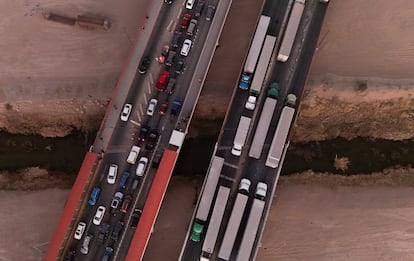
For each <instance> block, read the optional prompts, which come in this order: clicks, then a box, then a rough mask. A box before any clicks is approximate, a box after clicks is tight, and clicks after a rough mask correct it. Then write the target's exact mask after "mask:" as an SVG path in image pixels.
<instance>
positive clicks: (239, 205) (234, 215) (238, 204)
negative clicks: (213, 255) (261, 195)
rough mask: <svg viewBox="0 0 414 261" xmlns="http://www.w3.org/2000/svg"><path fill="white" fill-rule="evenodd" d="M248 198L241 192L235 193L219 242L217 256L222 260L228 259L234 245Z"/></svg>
mask: <svg viewBox="0 0 414 261" xmlns="http://www.w3.org/2000/svg"><path fill="white" fill-rule="evenodd" d="M248 199H249V197H248V196H247V195H244V194H242V193H238V194H237V197H236V201H235V203H234V206H233V210H232V212H231V216H230V219H229V222H228V224H227V228H226V232H225V233H224V237H223V242H222V243H221V247H220V250H219V253H218V256H219V258H221V259H223V260H226V261H228V260H230V255H231V251H232V249H233V246H234V241H235V240H236V236H237V231H239V226H240V222H241V220H242V217H243V213H244V209H245V208H246V203H247V200H248Z"/></svg>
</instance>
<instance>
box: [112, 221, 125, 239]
mask: <svg viewBox="0 0 414 261" xmlns="http://www.w3.org/2000/svg"><path fill="white" fill-rule="evenodd" d="M123 228H124V222H122V221H118V222H116V224H115V226H114V228H113V229H112V233H111V239H113V240H115V241H117V240H118V237H119V234H121V231H122V229H123Z"/></svg>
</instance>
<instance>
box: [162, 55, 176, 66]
mask: <svg viewBox="0 0 414 261" xmlns="http://www.w3.org/2000/svg"><path fill="white" fill-rule="evenodd" d="M176 54H177V53H176V52H174V51H170V52H168V56H167V60H165V65H167V66H172V65H173V63H174V60H175V55H176Z"/></svg>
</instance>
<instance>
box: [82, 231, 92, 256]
mask: <svg viewBox="0 0 414 261" xmlns="http://www.w3.org/2000/svg"><path fill="white" fill-rule="evenodd" d="M92 238H93V235H91V234H89V235H86V236H85V239H84V240H83V243H82V247H81V249H80V252H81V253H82V254H84V255H87V254H88V253H89V244H90V243H91V241H92Z"/></svg>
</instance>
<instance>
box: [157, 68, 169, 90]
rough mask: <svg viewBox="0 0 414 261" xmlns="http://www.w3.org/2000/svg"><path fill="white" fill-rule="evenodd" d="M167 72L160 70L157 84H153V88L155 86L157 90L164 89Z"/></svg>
mask: <svg viewBox="0 0 414 261" xmlns="http://www.w3.org/2000/svg"><path fill="white" fill-rule="evenodd" d="M169 74H170V73H169V72H168V71H166V70H162V71H161V73H160V76H159V77H158V82H157V85H156V86H155V88H157V90H159V91H164V90H165V84H166V83H167V80H168V75H169Z"/></svg>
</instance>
